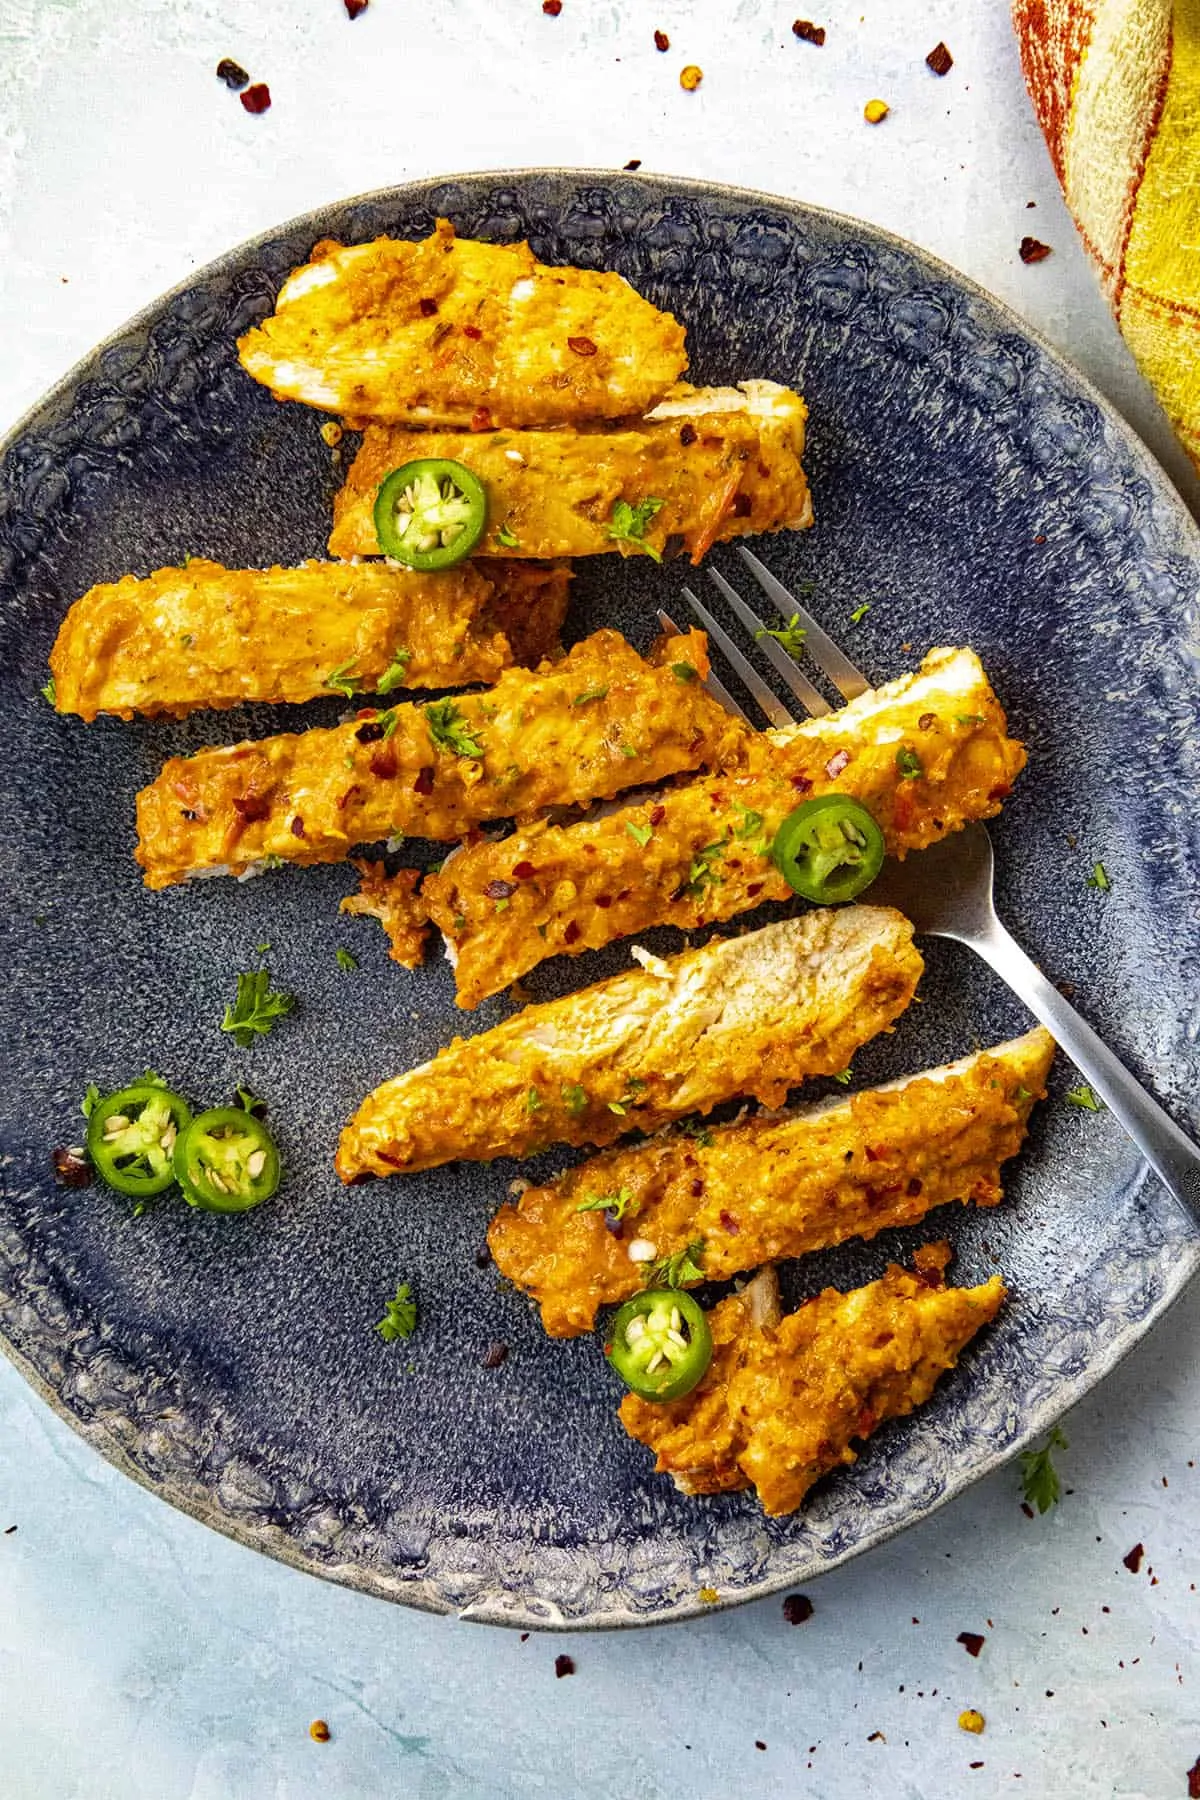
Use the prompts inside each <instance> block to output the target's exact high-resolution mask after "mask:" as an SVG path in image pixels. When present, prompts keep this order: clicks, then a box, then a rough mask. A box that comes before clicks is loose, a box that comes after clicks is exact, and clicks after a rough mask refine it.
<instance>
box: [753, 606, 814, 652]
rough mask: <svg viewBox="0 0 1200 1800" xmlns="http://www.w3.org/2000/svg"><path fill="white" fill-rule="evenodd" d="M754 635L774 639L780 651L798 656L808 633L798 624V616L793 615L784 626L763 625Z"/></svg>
mask: <svg viewBox="0 0 1200 1800" xmlns="http://www.w3.org/2000/svg"><path fill="white" fill-rule="evenodd" d="M754 635H755V637H756V638H765V637H769V638H774V639H775V642H776V643H777V644H778V645H779V647H780V649H781V650H786V651H787V653H788V655H789V656H799V654H800V652H801V651H802V650H803V648H804V640H805V638H806V637H807V636H808V633H807V631H806V630H805V629H804V626H803V625H802V624H801V623H800V614H799V613H793V614H792V616H791V618H790V619H789V620H788V622H787V624H786V625H778V626H771V625H764V626H763V627H762V629H761V631H756V632H755V634H754Z"/></svg>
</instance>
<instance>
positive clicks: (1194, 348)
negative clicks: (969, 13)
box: [1013, 0, 1200, 470]
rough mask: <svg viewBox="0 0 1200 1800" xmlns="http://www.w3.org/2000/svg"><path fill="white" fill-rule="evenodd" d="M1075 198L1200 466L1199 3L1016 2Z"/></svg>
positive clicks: (1141, 354)
mask: <svg viewBox="0 0 1200 1800" xmlns="http://www.w3.org/2000/svg"><path fill="white" fill-rule="evenodd" d="M1013 18H1014V21H1015V24H1016V28H1017V35H1018V37H1019V39H1020V43H1021V61H1022V63H1023V65H1024V69H1025V80H1026V82H1027V84H1028V87H1029V92H1030V95H1031V96H1032V99H1033V104H1034V107H1035V108H1036V110H1037V115H1038V118H1039V120H1040V122H1041V126H1042V130H1043V131H1044V133H1045V135H1046V141H1047V143H1048V144H1049V146H1050V154H1051V156H1052V157H1053V158H1054V166H1055V169H1056V170H1057V171H1058V178H1059V180H1060V181H1061V183H1062V187H1063V193H1064V194H1065V195H1066V199H1067V204H1068V206H1069V207H1070V208H1071V211H1072V213H1073V214H1074V217H1075V223H1076V224H1077V225H1078V227H1079V231H1080V234H1081V236H1082V238H1083V241H1084V243H1085V244H1086V246H1087V249H1088V251H1089V253H1090V255H1091V257H1092V259H1093V260H1094V262H1095V264H1096V267H1097V269H1098V270H1099V273H1100V278H1101V280H1102V282H1103V284H1104V287H1105V290H1106V292H1107V294H1108V296H1109V299H1110V301H1111V302H1112V307H1113V311H1114V312H1115V313H1116V316H1117V322H1118V324H1119V325H1120V327H1121V332H1122V335H1123V336H1124V338H1125V342H1126V343H1127V344H1128V345H1129V348H1130V349H1131V350H1132V352H1133V354H1134V356H1135V357H1136V358H1137V361H1138V363H1139V365H1140V367H1141V370H1142V373H1143V374H1144V375H1145V376H1146V378H1147V380H1148V381H1150V382H1151V384H1152V385H1153V386H1154V388H1155V389H1156V390H1157V393H1158V397H1159V399H1160V400H1161V401H1162V404H1163V406H1164V408H1165V409H1166V412H1167V415H1168V417H1169V418H1170V420H1171V423H1172V424H1173V425H1174V427H1175V429H1176V431H1177V432H1178V433H1179V436H1180V438H1181V439H1182V441H1183V444H1184V447H1185V448H1186V450H1187V452H1188V454H1189V456H1190V457H1191V458H1192V461H1193V462H1194V463H1195V464H1196V467H1197V469H1198V470H1200V0H1013Z"/></svg>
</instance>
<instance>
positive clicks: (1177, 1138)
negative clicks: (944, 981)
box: [966, 919, 1200, 1225]
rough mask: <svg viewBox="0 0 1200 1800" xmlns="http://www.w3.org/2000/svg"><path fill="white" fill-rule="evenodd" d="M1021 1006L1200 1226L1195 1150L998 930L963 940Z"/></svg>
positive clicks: (993, 925) (992, 927)
mask: <svg viewBox="0 0 1200 1800" xmlns="http://www.w3.org/2000/svg"><path fill="white" fill-rule="evenodd" d="M966 941H967V942H968V943H969V944H970V945H971V948H972V949H973V950H975V951H977V952H978V954H979V955H980V956H982V957H983V959H984V961H985V962H987V963H990V964H991V966H992V968H993V969H994V970H995V971H996V973H997V975H999V976H1000V978H1001V980H1002V981H1005V982H1007V983H1008V985H1009V987H1010V988H1012V990H1013V992H1014V993H1015V994H1017V995H1019V997H1020V998H1021V999H1022V1000H1023V1001H1024V1002H1025V1004H1026V1006H1027V1007H1028V1008H1029V1010H1030V1012H1031V1013H1033V1015H1034V1017H1035V1018H1037V1019H1039V1020H1040V1021H1041V1023H1042V1024H1043V1025H1045V1026H1046V1028H1047V1030H1048V1031H1049V1032H1050V1033H1051V1035H1052V1036H1053V1037H1054V1039H1055V1041H1056V1042H1057V1043H1058V1044H1059V1045H1060V1046H1061V1048H1062V1049H1063V1050H1065V1051H1066V1053H1067V1055H1068V1056H1069V1057H1070V1058H1071V1061H1072V1062H1073V1063H1074V1064H1075V1067H1076V1068H1077V1069H1078V1070H1079V1072H1080V1074H1081V1075H1083V1076H1084V1077H1085V1078H1086V1079H1087V1081H1088V1082H1089V1083H1090V1085H1091V1086H1092V1087H1093V1088H1094V1089H1095V1091H1096V1093H1097V1094H1098V1095H1099V1096H1100V1098H1101V1100H1103V1101H1104V1104H1105V1105H1106V1106H1107V1107H1108V1109H1109V1111H1110V1112H1111V1113H1112V1114H1113V1116H1114V1118H1116V1119H1118V1120H1119V1121H1120V1123H1121V1124H1122V1125H1123V1126H1124V1128H1125V1130H1126V1131H1127V1132H1128V1133H1129V1135H1130V1137H1131V1138H1132V1139H1133V1141H1134V1143H1135V1144H1136V1145H1137V1147H1138V1149H1139V1150H1140V1151H1141V1153H1142V1155H1143V1156H1144V1157H1145V1158H1146V1161H1147V1162H1148V1163H1149V1164H1150V1167H1151V1168H1152V1169H1153V1170H1154V1172H1155V1174H1156V1175H1157V1176H1158V1177H1159V1179H1160V1181H1161V1182H1162V1183H1163V1185H1164V1187H1166V1188H1167V1189H1168V1191H1169V1192H1170V1193H1171V1194H1172V1195H1173V1196H1174V1198H1175V1200H1176V1201H1177V1202H1178V1204H1179V1205H1180V1206H1181V1207H1182V1208H1183V1210H1184V1212H1185V1213H1187V1214H1188V1215H1189V1216H1190V1218H1191V1219H1192V1220H1193V1222H1194V1223H1195V1224H1196V1225H1200V1150H1197V1148H1196V1146H1195V1144H1193V1143H1192V1141H1191V1139H1190V1138H1189V1137H1187V1136H1186V1135H1185V1134H1184V1133H1183V1132H1182V1131H1181V1130H1180V1129H1179V1127H1178V1125H1176V1123H1175V1121H1174V1119H1172V1118H1171V1117H1170V1116H1169V1115H1168V1114H1167V1113H1165V1112H1164V1111H1163V1109H1162V1107H1161V1106H1160V1105H1159V1104H1158V1101H1157V1100H1155V1099H1153V1098H1152V1097H1151V1096H1150V1095H1149V1094H1148V1093H1147V1092H1146V1090H1145V1088H1144V1087H1143V1086H1142V1084H1141V1082H1140V1081H1137V1080H1135V1079H1134V1077H1133V1076H1132V1075H1131V1074H1130V1073H1129V1070H1128V1069H1127V1068H1126V1067H1125V1066H1124V1064H1123V1063H1121V1062H1119V1061H1118V1060H1117V1058H1116V1057H1115V1056H1114V1055H1113V1053H1112V1051H1111V1050H1110V1049H1109V1048H1108V1046H1107V1044H1104V1043H1102V1042H1101V1040H1100V1039H1099V1038H1098V1037H1097V1036H1096V1033H1095V1032H1094V1031H1093V1030H1092V1028H1091V1026H1090V1025H1089V1024H1088V1023H1087V1021H1086V1020H1085V1019H1082V1018H1081V1017H1080V1015H1079V1014H1078V1013H1077V1012H1076V1011H1075V1008H1074V1007H1073V1006H1071V1005H1070V1004H1069V1002H1068V1001H1066V1000H1064V999H1063V997H1062V995H1061V994H1060V993H1059V991H1058V989H1057V988H1056V987H1054V986H1053V984H1052V983H1051V982H1049V981H1047V980H1046V977H1045V976H1044V975H1043V974H1042V972H1041V970H1040V969H1039V968H1038V967H1037V964H1036V963H1034V962H1031V960H1030V959H1029V957H1028V956H1026V954H1025V952H1024V951H1023V950H1022V948H1021V946H1020V945H1019V944H1018V943H1017V942H1016V940H1015V939H1014V938H1012V937H1010V935H1009V933H1008V932H1007V931H1006V930H1005V929H1004V926H1003V925H1001V924H1000V922H999V920H998V919H996V920H993V921H991V922H990V923H989V925H988V928H987V929H986V931H983V932H980V933H979V934H978V936H977V935H975V934H974V933H972V935H971V936H970V937H969V938H967V939H966Z"/></svg>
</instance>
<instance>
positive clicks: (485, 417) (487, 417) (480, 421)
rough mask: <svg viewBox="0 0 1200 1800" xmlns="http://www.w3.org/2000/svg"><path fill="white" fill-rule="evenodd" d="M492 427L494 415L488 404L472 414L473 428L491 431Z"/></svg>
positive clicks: (474, 429)
mask: <svg viewBox="0 0 1200 1800" xmlns="http://www.w3.org/2000/svg"><path fill="white" fill-rule="evenodd" d="M491 429H492V415H491V413H490V412H489V411H488V409H487V407H486V406H481V407H479V408H478V409H477V410H476V411H475V412H473V413H472V414H471V430H472V431H490V430H491Z"/></svg>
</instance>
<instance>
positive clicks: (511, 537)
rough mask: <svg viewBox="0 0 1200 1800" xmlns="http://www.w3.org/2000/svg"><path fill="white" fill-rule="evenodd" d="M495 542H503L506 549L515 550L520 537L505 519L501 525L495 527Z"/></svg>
mask: <svg viewBox="0 0 1200 1800" xmlns="http://www.w3.org/2000/svg"><path fill="white" fill-rule="evenodd" d="M496 542H497V543H498V544H503V545H504V548H505V549H506V550H515V549H516V548H517V546H518V544H519V543H520V539H519V538H518V536H517V534H516V532H515V531H514V530H513V528H512V526H511V525H510V524H509V522H508V520H507V519H505V521H504V523H503V524H502V525H497V527H496Z"/></svg>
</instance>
